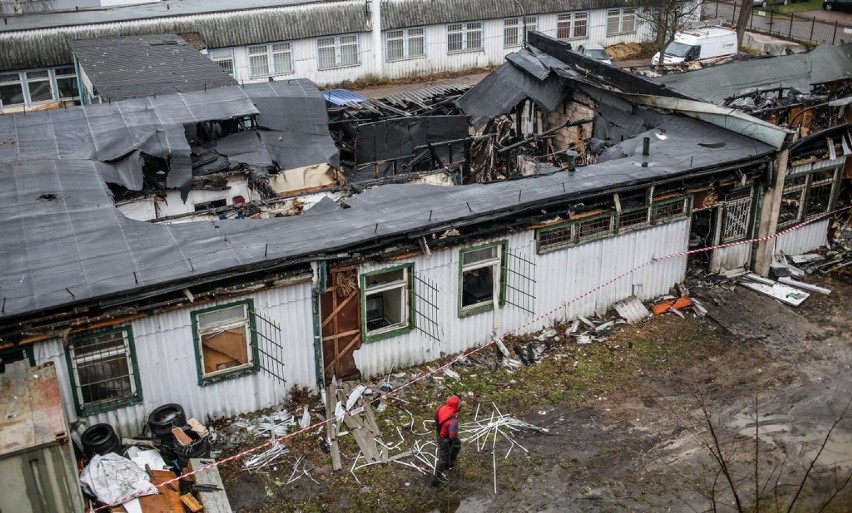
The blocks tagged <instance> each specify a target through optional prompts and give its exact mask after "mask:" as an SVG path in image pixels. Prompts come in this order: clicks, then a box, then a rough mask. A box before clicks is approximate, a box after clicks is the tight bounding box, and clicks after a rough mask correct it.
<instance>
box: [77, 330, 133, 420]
mask: <svg viewBox="0 0 852 513" xmlns="http://www.w3.org/2000/svg"><path fill="white" fill-rule="evenodd" d="M65 354H66V358H67V361H68V371H69V374H70V376H71V385H72V388H73V393H74V403H75V405H76V407H77V412H78V413H79V414H80V415H91V414H95V413H100V412H104V411H109V410H114V409H116V408H118V407H121V406H126V405H128V404H133V403H136V402H139V401H141V400H142V390H141V388H140V386H139V373H138V370H137V369H138V368H137V365H136V353H135V352H134V348H133V332H132V330H131V328H130V326H124V327H121V328H116V329H110V330H105V331H99V332H92V333H86V334H84V335H78V336H73V337H72V338H71V340H70V342H69V344H68V346H67V347H66V352H65Z"/></svg>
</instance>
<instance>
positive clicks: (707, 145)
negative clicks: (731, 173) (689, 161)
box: [698, 142, 726, 148]
mask: <svg viewBox="0 0 852 513" xmlns="http://www.w3.org/2000/svg"><path fill="white" fill-rule="evenodd" d="M698 145H699V146H702V147H704V148H724V147H725V145H726V143H723V142H717V143H698Z"/></svg>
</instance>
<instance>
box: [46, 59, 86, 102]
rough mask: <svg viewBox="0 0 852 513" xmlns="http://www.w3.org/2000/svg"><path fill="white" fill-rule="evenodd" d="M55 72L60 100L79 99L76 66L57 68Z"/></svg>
mask: <svg viewBox="0 0 852 513" xmlns="http://www.w3.org/2000/svg"><path fill="white" fill-rule="evenodd" d="M53 72H54V74H55V76H56V89H57V93H58V97H59V98H77V97H78V96H80V91H79V90H78V89H77V73H76V72H75V71H74V66H64V67H61V68H56V69H55V70H53Z"/></svg>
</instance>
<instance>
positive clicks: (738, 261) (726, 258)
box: [710, 244, 751, 273]
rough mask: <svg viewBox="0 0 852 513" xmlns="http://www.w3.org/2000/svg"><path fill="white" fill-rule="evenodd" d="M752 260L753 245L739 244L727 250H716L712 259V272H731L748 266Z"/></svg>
mask: <svg viewBox="0 0 852 513" xmlns="http://www.w3.org/2000/svg"><path fill="white" fill-rule="evenodd" d="M749 258H751V244H737V245H736V246H729V247H727V248H719V249H714V250H713V254H712V256H711V257H710V272H713V273H716V272H719V271H721V270H723V269H724V270H728V271H729V270H731V269H736V268H738V267H742V266H748V264H749Z"/></svg>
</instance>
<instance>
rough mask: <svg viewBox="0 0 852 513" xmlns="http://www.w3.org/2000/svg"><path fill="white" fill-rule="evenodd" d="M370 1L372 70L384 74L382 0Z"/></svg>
mask: <svg viewBox="0 0 852 513" xmlns="http://www.w3.org/2000/svg"><path fill="white" fill-rule="evenodd" d="M369 2H370V34H371V36H372V38H373V60H374V61H375V62H374V63H373V66H374V68H375V69H374V72H375V73H376V75H378V76H380V77H381V76H382V75H383V74H384V70H383V69H382V64H383V63H382V57H383V56H384V54H383V52H382V0H369Z"/></svg>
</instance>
